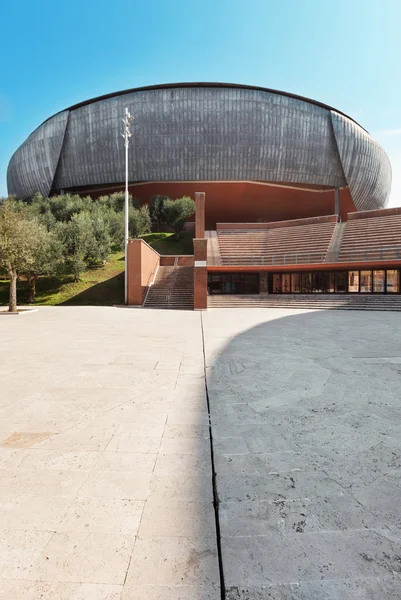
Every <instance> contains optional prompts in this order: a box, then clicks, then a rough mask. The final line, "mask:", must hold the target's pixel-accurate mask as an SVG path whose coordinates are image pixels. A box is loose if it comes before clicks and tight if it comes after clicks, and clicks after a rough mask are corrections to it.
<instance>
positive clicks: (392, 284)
mask: <svg viewBox="0 0 401 600" xmlns="http://www.w3.org/2000/svg"><path fill="white" fill-rule="evenodd" d="M399 291H400V284H399V275H398V271H396V270H395V269H393V270H388V271H387V293H388V294H395V293H397V292H399Z"/></svg>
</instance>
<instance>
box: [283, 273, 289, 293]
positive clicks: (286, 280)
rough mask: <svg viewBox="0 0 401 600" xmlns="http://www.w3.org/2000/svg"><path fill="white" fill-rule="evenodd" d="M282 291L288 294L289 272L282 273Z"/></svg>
mask: <svg viewBox="0 0 401 600" xmlns="http://www.w3.org/2000/svg"><path fill="white" fill-rule="evenodd" d="M281 285H282V292H283V294H288V292H290V291H291V275H290V273H284V274H283V276H282V279H281Z"/></svg>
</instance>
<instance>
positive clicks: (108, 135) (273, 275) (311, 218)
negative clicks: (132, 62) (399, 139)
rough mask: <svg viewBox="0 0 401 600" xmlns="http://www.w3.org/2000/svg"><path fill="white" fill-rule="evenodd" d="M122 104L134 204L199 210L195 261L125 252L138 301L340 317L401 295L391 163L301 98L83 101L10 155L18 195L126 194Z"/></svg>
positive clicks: (131, 96) (229, 89)
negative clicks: (187, 200) (128, 128)
mask: <svg viewBox="0 0 401 600" xmlns="http://www.w3.org/2000/svg"><path fill="white" fill-rule="evenodd" d="M126 107H128V109H129V111H130V113H131V114H132V115H133V116H134V119H135V120H134V123H133V126H132V133H133V135H132V138H131V141H130V158H129V182H130V183H129V189H130V193H131V194H132V196H133V197H135V198H136V199H138V200H139V201H140V202H142V203H146V202H149V201H150V199H151V198H152V196H153V195H155V194H162V195H166V196H169V197H170V198H173V199H174V198H180V197H182V196H184V195H187V196H191V197H192V198H194V199H195V200H196V217H195V219H194V221H195V228H196V230H195V238H194V254H193V256H169V257H166V256H159V255H158V253H157V252H155V251H154V250H153V249H151V248H150V247H149V246H147V244H146V243H145V242H144V241H142V240H131V241H130V242H129V246H128V258H129V279H128V288H129V304H133V305H143V304H144V305H145V306H154V307H166V308H168V307H170V308H195V309H204V308H207V306H214V307H218V306H237V305H244V306H245V305H250V306H251V305H252V306H254V305H255V306H261V305H271V306H273V305H280V302H283V298H286V299H287V300H289V299H291V300H292V301H293V302H298V304H299V303H301V300H302V302H304V305H309V304H310V303H311V302H313V301H314V300H313V298H317V297H320V302H323V300H324V301H326V299H329V300H330V302H331V305H332V306H335V303H336V302H337V305H338V307H342V306H345V305H347V304H350V303H351V302H352V301H351V299H352V298H356V297H359V298H362V297H363V298H366V297H368V296H370V297H371V298H373V297H375V298H378V297H380V298H381V302H382V304H381V305H383V302H384V303H385V301H386V299H387V298H390V297H391V298H395V297H396V296H397V295H399V294H400V267H401V208H400V209H398V208H393V209H386V204H387V202H388V198H389V194H390V188H391V166H390V163H389V160H388V157H387V155H386V154H385V152H384V150H383V149H382V148H381V147H380V145H379V144H378V143H377V142H375V140H374V139H373V138H372V137H371V136H370V135H369V133H368V132H367V131H366V130H365V129H364V128H363V127H362V126H361V125H359V124H358V123H357V122H356V121H355V120H354V119H352V118H351V117H349V116H347V115H345V114H344V113H342V112H341V111H339V110H336V109H334V108H332V107H330V106H328V105H326V104H322V103H321V102H317V101H315V100H310V99H307V98H303V97H300V96H297V95H295V94H290V93H285V92H280V91H276V90H271V89H266V88H260V87H255V86H246V85H236V84H222V83H183V84H166V85H157V86H150V87H144V88H137V89H132V90H126V91H122V92H117V93H114V94H109V95H106V96H102V97H100V98H95V99H92V100H87V101H84V102H81V103H80V104H77V105H75V106H72V107H70V108H68V109H66V110H64V111H62V112H60V113H57V114H56V115H54V116H53V117H50V118H49V119H48V120H47V121H45V122H44V123H43V124H42V125H40V126H39V127H38V128H37V129H36V130H35V131H34V132H33V133H32V134H31V135H30V136H29V137H28V138H27V140H26V141H25V142H24V143H23V144H22V146H20V148H18V150H17V151H16V152H15V153H14V155H13V156H12V158H11V160H10V163H9V167H8V172H7V181H8V191H9V194H14V195H16V196H17V197H18V198H21V199H29V198H30V197H32V196H33V195H34V194H35V193H36V192H40V193H42V194H43V195H45V196H48V195H51V194H57V193H61V192H73V193H79V194H85V195H86V194H90V195H91V196H92V197H96V196H99V195H102V194H106V193H112V192H114V191H119V190H122V189H123V187H124V177H125V171H124V146H123V139H122V137H121V132H122V122H121V120H122V118H123V116H124V111H125V108H126ZM399 299H400V300H401V296H400V298H399ZM393 304H394V303H393ZM400 306H401V304H400Z"/></svg>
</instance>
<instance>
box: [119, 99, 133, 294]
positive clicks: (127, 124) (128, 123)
mask: <svg viewBox="0 0 401 600" xmlns="http://www.w3.org/2000/svg"><path fill="white" fill-rule="evenodd" d="M133 120H134V117H132V116H131V114H130V112H129V110H128V108H126V109H125V118H124V119H122V122H123V123H124V133H122V134H121V135H122V137H123V138H124V140H125V142H124V146H125V208H124V256H125V277H124V301H125V304H128V219H129V201H128V197H129V196H128V147H129V139H130V137H131V136H132V133H131V131H130V126H131V125H132V122H133Z"/></svg>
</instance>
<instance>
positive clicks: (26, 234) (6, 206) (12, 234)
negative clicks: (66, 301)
mask: <svg viewBox="0 0 401 600" xmlns="http://www.w3.org/2000/svg"><path fill="white" fill-rule="evenodd" d="M40 229H41V225H40V224H39V222H38V221H37V220H36V219H28V218H27V216H26V214H25V212H24V210H22V209H21V206H20V205H19V204H18V203H17V202H16V201H15V200H13V199H6V200H4V201H2V202H1V204H0V265H1V266H2V267H3V268H4V269H6V271H7V273H8V276H9V278H10V297H9V307H8V310H9V311H10V312H16V311H17V278H18V275H19V274H20V273H24V272H25V271H26V269H27V267H28V266H29V264H30V263H31V262H32V258H33V256H34V255H35V252H36V251H37V243H36V240H37V236H38V231H40Z"/></svg>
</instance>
